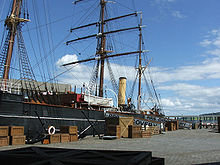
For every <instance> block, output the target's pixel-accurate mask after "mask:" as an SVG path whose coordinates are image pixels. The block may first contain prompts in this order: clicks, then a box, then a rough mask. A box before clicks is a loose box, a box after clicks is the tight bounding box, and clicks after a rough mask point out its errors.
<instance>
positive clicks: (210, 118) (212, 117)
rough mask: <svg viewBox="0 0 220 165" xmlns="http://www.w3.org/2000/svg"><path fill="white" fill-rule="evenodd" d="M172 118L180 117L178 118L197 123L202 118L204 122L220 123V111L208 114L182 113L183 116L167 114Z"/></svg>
mask: <svg viewBox="0 0 220 165" xmlns="http://www.w3.org/2000/svg"><path fill="white" fill-rule="evenodd" d="M167 117H168V118H170V119H178V120H183V121H188V122H192V123H197V122H199V121H200V120H201V121H202V123H204V124H214V123H218V117H220V112H216V113H207V114H201V115H198V116H197V115H192V116H190V115H186V116H184V115H182V116H167Z"/></svg>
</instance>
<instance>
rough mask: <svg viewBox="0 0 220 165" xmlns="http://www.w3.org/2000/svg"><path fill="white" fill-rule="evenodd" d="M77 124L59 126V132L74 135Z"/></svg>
mask: <svg viewBox="0 0 220 165" xmlns="http://www.w3.org/2000/svg"><path fill="white" fill-rule="evenodd" d="M77 129H78V128H77V126H61V127H60V133H64V134H70V135H74V134H76V133H77Z"/></svg>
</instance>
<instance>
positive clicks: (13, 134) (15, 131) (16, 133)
mask: <svg viewBox="0 0 220 165" xmlns="http://www.w3.org/2000/svg"><path fill="white" fill-rule="evenodd" d="M9 135H10V144H11V145H24V144H25V140H26V136H25V135H24V126H10V127H9Z"/></svg>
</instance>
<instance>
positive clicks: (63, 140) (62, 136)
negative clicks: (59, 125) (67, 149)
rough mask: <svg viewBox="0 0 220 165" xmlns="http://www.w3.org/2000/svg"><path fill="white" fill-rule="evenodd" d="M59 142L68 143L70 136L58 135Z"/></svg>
mask: <svg viewBox="0 0 220 165" xmlns="http://www.w3.org/2000/svg"><path fill="white" fill-rule="evenodd" d="M60 142H61V143H65V142H70V135H69V134H60Z"/></svg>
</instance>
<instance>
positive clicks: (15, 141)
mask: <svg viewBox="0 0 220 165" xmlns="http://www.w3.org/2000/svg"><path fill="white" fill-rule="evenodd" d="M25 140H26V136H25V135H23V136H11V137H10V144H11V145H24V144H25Z"/></svg>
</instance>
